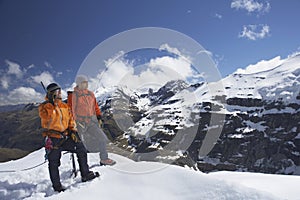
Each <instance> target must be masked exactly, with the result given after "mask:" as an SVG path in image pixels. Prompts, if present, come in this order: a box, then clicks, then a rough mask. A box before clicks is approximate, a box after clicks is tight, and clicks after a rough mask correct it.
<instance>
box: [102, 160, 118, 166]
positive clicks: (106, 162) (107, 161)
mask: <svg viewBox="0 0 300 200" xmlns="http://www.w3.org/2000/svg"><path fill="white" fill-rule="evenodd" d="M114 164H116V161H114V160H112V159H110V158H108V159H106V160H100V165H101V166H102V165H110V166H112V165H114Z"/></svg>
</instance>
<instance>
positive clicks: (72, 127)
mask: <svg viewBox="0 0 300 200" xmlns="http://www.w3.org/2000/svg"><path fill="white" fill-rule="evenodd" d="M68 110H69V116H70V118H69V127H68V128H69V129H70V130H73V131H77V128H76V122H75V120H74V118H73V114H72V112H71V108H70V107H69V108H68Z"/></svg>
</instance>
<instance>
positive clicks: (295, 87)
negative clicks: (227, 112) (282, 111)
mask: <svg viewBox="0 0 300 200" xmlns="http://www.w3.org/2000/svg"><path fill="white" fill-rule="evenodd" d="M222 83H223V86H224V88H225V89H226V93H227V98H235V97H238V98H256V99H263V100H265V101H276V100H282V101H284V102H290V103H293V102H295V101H297V98H296V97H297V96H298V95H299V88H300V56H299V54H295V55H294V56H290V57H288V58H286V59H283V60H282V59H280V57H276V58H274V59H271V60H269V61H261V62H259V63H257V64H256V65H250V66H248V67H247V68H246V69H245V70H238V71H237V73H234V74H232V75H229V76H228V77H226V78H224V79H223V80H222Z"/></svg>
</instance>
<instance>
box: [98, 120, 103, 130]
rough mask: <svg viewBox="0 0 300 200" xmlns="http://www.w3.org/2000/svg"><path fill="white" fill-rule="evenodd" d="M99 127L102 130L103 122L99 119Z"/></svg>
mask: <svg viewBox="0 0 300 200" xmlns="http://www.w3.org/2000/svg"><path fill="white" fill-rule="evenodd" d="M98 125H99V127H100V128H102V126H103V122H102V120H101V119H99V120H98Z"/></svg>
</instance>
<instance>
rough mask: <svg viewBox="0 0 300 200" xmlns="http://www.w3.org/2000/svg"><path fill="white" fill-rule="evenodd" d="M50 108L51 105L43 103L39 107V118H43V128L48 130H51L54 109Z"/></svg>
mask: <svg viewBox="0 0 300 200" xmlns="http://www.w3.org/2000/svg"><path fill="white" fill-rule="evenodd" d="M50 107H51V104H45V103H42V104H41V105H39V116H40V118H41V126H42V127H43V128H47V129H48V128H49V124H50V122H51V117H52V111H53V109H52V108H50Z"/></svg>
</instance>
